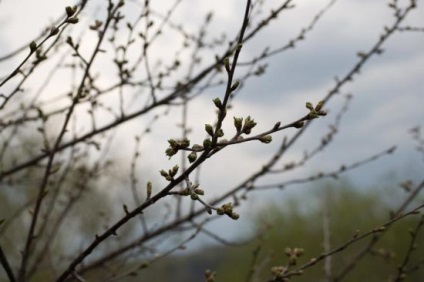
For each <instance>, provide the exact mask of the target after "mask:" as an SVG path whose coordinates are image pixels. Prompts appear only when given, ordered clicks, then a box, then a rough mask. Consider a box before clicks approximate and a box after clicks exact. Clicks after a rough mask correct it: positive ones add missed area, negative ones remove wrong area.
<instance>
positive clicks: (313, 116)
mask: <svg viewBox="0 0 424 282" xmlns="http://www.w3.org/2000/svg"><path fill="white" fill-rule="evenodd" d="M318 116H319V114H318V112H316V111H314V110H312V111H310V112H309V114H308V119H314V118H317V117H318Z"/></svg>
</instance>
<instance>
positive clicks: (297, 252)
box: [284, 248, 304, 266]
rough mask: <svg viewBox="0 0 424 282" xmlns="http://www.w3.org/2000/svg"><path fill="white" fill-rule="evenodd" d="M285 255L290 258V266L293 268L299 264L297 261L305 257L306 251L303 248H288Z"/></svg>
mask: <svg viewBox="0 0 424 282" xmlns="http://www.w3.org/2000/svg"><path fill="white" fill-rule="evenodd" d="M284 253H285V254H286V256H288V258H289V265H290V266H293V265H296V264H297V259H298V258H299V257H300V256H302V255H303V253H304V251H303V249H302V248H293V249H292V248H286V250H285V251H284Z"/></svg>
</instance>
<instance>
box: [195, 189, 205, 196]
mask: <svg viewBox="0 0 424 282" xmlns="http://www.w3.org/2000/svg"><path fill="white" fill-rule="evenodd" d="M194 193H196V194H197V195H201V196H203V195H205V191H203V190H202V189H199V188H196V189H194Z"/></svg>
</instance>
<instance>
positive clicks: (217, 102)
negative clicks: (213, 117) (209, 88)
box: [212, 98, 222, 109]
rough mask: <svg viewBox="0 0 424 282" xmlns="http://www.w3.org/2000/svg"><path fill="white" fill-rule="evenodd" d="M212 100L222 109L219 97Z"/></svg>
mask: <svg viewBox="0 0 424 282" xmlns="http://www.w3.org/2000/svg"><path fill="white" fill-rule="evenodd" d="M212 101H213V103H214V104H215V107H217V108H218V109H221V108H222V102H221V100H220V99H219V98H215V99H213V100H212Z"/></svg>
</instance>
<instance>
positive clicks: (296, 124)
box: [293, 121, 305, 128]
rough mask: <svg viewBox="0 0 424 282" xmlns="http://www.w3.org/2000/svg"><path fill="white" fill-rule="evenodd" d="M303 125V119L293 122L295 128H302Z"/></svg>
mask: <svg viewBox="0 0 424 282" xmlns="http://www.w3.org/2000/svg"><path fill="white" fill-rule="evenodd" d="M304 125H305V122H304V121H297V122H295V123H294V124H293V127H295V128H302V127H303V126H304Z"/></svg>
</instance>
